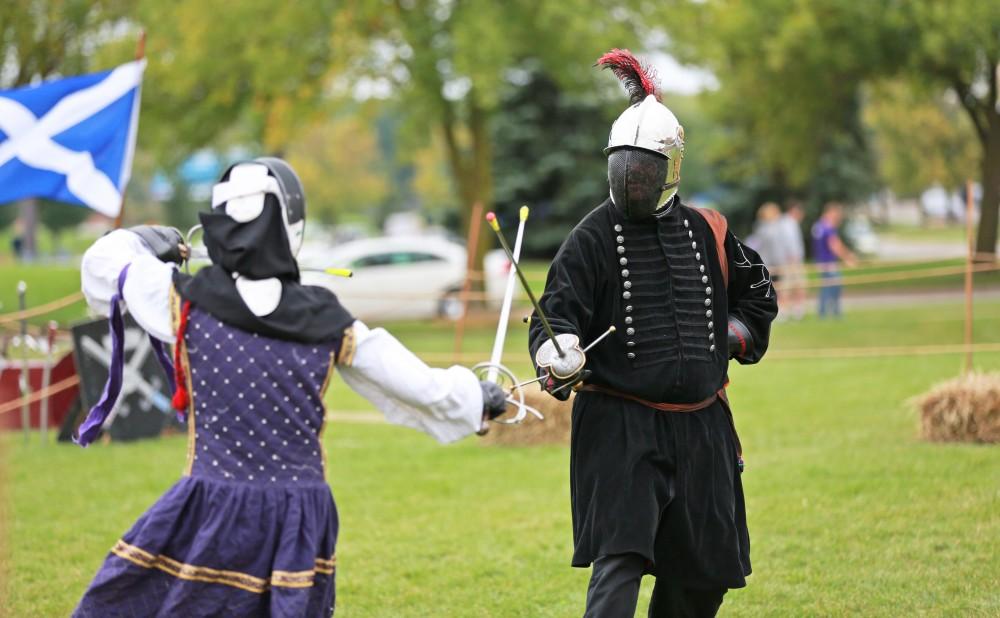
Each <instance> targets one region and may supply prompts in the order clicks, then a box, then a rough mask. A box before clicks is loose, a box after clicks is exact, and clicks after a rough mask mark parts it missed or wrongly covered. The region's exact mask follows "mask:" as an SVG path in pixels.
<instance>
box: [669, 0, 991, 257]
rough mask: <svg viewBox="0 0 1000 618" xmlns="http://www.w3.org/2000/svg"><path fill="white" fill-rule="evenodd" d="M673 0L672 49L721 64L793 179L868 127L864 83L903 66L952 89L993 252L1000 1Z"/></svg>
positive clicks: (768, 158) (734, 121) (769, 165)
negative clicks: (976, 156)
mask: <svg viewBox="0 0 1000 618" xmlns="http://www.w3.org/2000/svg"><path fill="white" fill-rule="evenodd" d="M669 7H670V8H671V9H676V14H675V15H674V17H675V20H674V22H673V23H681V24H682V25H678V27H677V28H675V29H674V30H673V31H672V32H671V34H673V35H674V40H673V42H674V47H675V50H676V51H677V52H678V53H679V54H681V55H682V57H683V58H684V59H686V60H688V61H698V62H701V63H702V64H704V65H706V66H707V67H709V68H710V69H711V70H713V71H714V73H715V74H716V76H717V77H718V79H719V82H720V85H721V87H720V90H719V93H718V97H719V99H720V102H721V105H720V109H722V110H723V113H724V117H725V118H726V119H727V120H728V121H729V125H730V126H733V127H737V130H738V132H739V133H740V138H741V139H742V140H743V141H746V142H747V143H750V144H753V148H754V151H755V153H756V161H757V165H758V166H759V167H760V168H762V169H763V170H769V173H771V174H772V176H775V177H779V178H782V179H784V181H785V182H787V183H788V184H789V185H791V186H792V187H798V188H804V187H805V186H806V185H807V179H808V178H809V177H810V175H811V170H814V169H815V168H816V167H817V166H818V165H819V162H820V160H821V158H822V157H823V154H824V153H825V152H826V151H827V150H829V149H831V148H832V147H834V146H835V145H836V143H837V141H838V140H842V139H844V138H845V137H846V138H848V139H851V138H854V139H857V138H858V137H863V136H864V134H863V133H859V134H856V135H853V136H852V131H851V130H850V127H851V126H852V125H853V124H856V119H852V116H856V114H857V113H858V111H859V110H860V101H861V97H862V93H863V88H864V87H865V85H866V84H870V83H873V82H878V81H881V80H884V79H885V78H887V77H901V78H905V79H907V80H910V81H911V82H912V83H913V84H914V85H915V87H916V88H918V89H921V90H927V91H932V92H934V93H935V96H936V95H937V93H940V92H942V91H944V90H951V91H952V92H953V93H954V95H955V96H956V97H957V99H958V100H959V101H960V102H961V104H962V106H963V108H964V109H965V111H966V113H967V115H968V117H969V118H970V119H971V121H972V125H973V126H974V128H975V132H976V135H977V137H978V141H979V143H980V145H981V153H980V175H981V178H982V182H983V187H984V194H983V203H982V219H981V222H980V227H979V233H978V240H977V247H978V250H979V251H980V252H984V253H990V254H993V253H994V252H995V245H996V239H997V220H998V209H1000V111H998V109H997V103H998V93H997V79H998V76H997V72H998V69H1000V67H998V62H1000V4H997V3H996V2H978V1H977V0H964V1H953V2H937V1H935V0H910V1H908V2H893V3H884V2H842V1H839V0H815V1H812V2H801V1H798V0H760V1H758V2H741V1H739V0H706V1H705V2H699V3H687V2H683V3H680V4H678V3H673V4H670V5H669ZM707 32H710V33H711V35H710V36H707V35H706V33H707ZM862 145H863V144H861V143H860V142H859V143H858V144H857V146H859V147H860V146H862Z"/></svg>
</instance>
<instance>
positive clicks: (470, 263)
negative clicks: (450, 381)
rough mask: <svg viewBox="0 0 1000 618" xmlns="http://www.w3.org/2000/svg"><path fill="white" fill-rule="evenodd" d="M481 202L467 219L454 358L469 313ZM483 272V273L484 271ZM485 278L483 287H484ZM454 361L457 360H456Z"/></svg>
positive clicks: (457, 355)
mask: <svg viewBox="0 0 1000 618" xmlns="http://www.w3.org/2000/svg"><path fill="white" fill-rule="evenodd" d="M482 218H483V204H482V202H476V203H475V204H473V205H472V218H471V219H469V237H468V239H467V240H466V241H465V251H466V262H465V281H464V282H463V283H462V317H460V318H459V319H458V323H457V324H455V358H456V359H458V358H459V357H460V356H461V355H462V342H463V340H464V339H465V320H466V318H467V317H468V315H469V295H470V294H469V293H470V292H471V291H472V272H473V271H474V270H475V268H476V250H477V249H478V248H479V226H480V225H482ZM484 274H485V273H484ZM485 282H486V280H485V278H484V279H483V289H485V287H486V286H485ZM455 362H458V361H457V360H456V361H455Z"/></svg>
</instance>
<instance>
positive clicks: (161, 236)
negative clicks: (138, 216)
mask: <svg viewBox="0 0 1000 618" xmlns="http://www.w3.org/2000/svg"><path fill="white" fill-rule="evenodd" d="M128 231H130V232H132V233H133V234H136V235H137V236H138V237H139V238H141V239H142V240H143V242H145V243H146V245H147V246H149V248H150V249H152V251H153V254H154V255H155V256H156V259H158V260H160V261H161V262H173V263H175V264H181V263H183V262H184V258H185V254H184V252H183V251H182V250H181V247H184V246H185V245H184V237H183V236H181V233H180V231H179V230H177V229H176V228H172V227H167V226H165V225H137V226H135V227H130V228H128Z"/></svg>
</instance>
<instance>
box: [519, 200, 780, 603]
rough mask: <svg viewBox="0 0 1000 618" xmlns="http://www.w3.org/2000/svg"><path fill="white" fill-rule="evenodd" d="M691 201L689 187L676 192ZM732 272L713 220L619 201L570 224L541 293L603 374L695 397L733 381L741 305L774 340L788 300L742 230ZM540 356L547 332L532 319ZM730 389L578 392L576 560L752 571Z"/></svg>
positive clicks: (758, 340)
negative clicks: (672, 407) (658, 213)
mask: <svg viewBox="0 0 1000 618" xmlns="http://www.w3.org/2000/svg"><path fill="white" fill-rule="evenodd" d="M675 199H677V198H675ZM725 246H726V254H727V255H726V256H723V259H726V260H728V262H729V283H728V286H726V285H724V284H723V275H722V271H721V269H720V266H719V260H718V256H717V255H716V253H717V252H716V242H715V238H714V236H713V233H712V230H711V228H710V227H709V225H708V223H707V222H706V220H705V219H704V218H703V217H702V216H701V215H699V214H698V212H697V211H696V210H694V209H691V208H688V207H686V206H683V205H680V206H678V207H676V208H673V209H672V211H671V212H669V213H668V214H666V215H664V216H663V217H661V218H659V219H653V218H650V219H649V220H647V221H643V222H631V221H628V220H626V219H625V218H624V216H623V215H622V214H621V213H620V212H618V210H616V209H615V207H614V205H613V204H612V203H611V201H610V200H607V201H605V203H604V204H602V205H601V206H599V207H597V208H596V209H595V210H593V211H592V212H591V213H590V214H589V215H587V217H586V218H584V219H583V221H581V222H580V224H579V225H577V227H576V228H575V229H574V230H573V231H572V232H571V233H570V235H569V236H568V237H567V238H566V241H565V242H564V243H563V245H562V247H561V248H560V250H559V253H558V254H557V255H556V257H555V259H554V261H553V262H552V265H551V267H550V269H549V274H548V279H547V281H546V284H545V292H544V294H543V295H542V297H541V300H540V303H541V306H542V308H543V310H544V311H545V312H546V315H547V316H548V317H549V319H550V321H551V323H552V326H553V329H554V330H555V331H556V332H557V333H574V334H577V335H578V336H579V337H580V340H581V342H582V343H583V344H584V345H586V344H587V343H588V342H590V341H592V340H593V339H595V338H596V337H598V336H600V335H601V334H602V333H603V332H604V331H605V330H607V328H608V327H609V326H610V325H612V324H613V325H615V327H616V328H617V331H616V332H615V333H613V334H612V335H611V336H609V337H608V338H607V339H606V340H605V341H603V342H601V343H600V344H598V345H597V346H596V347H595V348H594V349H593V350H591V351H590V352H588V353H587V365H586V367H587V369H589V370H590V371H591V372H593V373H592V375H591V376H590V378H589V379H588V383H589V384H594V385H599V386H603V387H606V388H610V389H614V390H615V391H618V392H621V393H627V394H629V395H632V396H635V397H639V398H641V399H644V400H646V401H652V402H657V403H676V404H681V403H694V402H699V401H703V400H705V399H708V398H710V397H711V396H712V394H713V393H715V392H716V391H718V390H719V389H721V388H722V387H723V385H724V384H725V383H726V380H727V378H726V369H727V364H728V354H727V346H726V337H727V324H728V316H729V315H733V316H736V317H738V318H739V319H740V320H741V321H742V322H743V323H744V324H746V326H747V328H748V329H749V330H750V333H751V335H752V336H753V339H754V342H755V345H756V347H755V350H754V352H753V354H752V355H751V356H750V357H749V358H746V359H741V361H740V362H744V363H754V362H757V361H758V360H759V359H760V357H761V356H762V355H763V353H764V351H765V350H766V348H767V342H768V336H769V334H770V324H771V320H772V319H773V318H774V316H775V315H776V314H777V301H776V298H775V294H774V291H773V289H772V287H771V282H770V277H769V275H768V273H767V270H766V268H765V267H764V265H763V264H762V263H761V260H760V257H759V256H758V255H757V254H756V253H755V252H754V251H753V250H752V249H750V248H748V247H746V246H744V245H743V244H742V243H740V241H739V240H738V239H737V238H736V237H735V236H733V235H732V234H731V233H727V237H726V240H725ZM531 324H532V326H531V332H530V346H531V353H532V357H534V352H535V351H536V350H537V349H538V347H539V346H540V345H541V344H542V343H543V342H544V341H545V340H546V335H545V332H544V330H543V328H542V326H541V324H540V323H539V321H538V320H532V323H531ZM725 406H726V404H725V403H724V402H722V401H716V402H715V403H713V404H711V405H709V406H708V407H706V408H704V409H702V410H699V411H696V412H661V411H658V410H655V409H653V408H649V407H647V406H644V405H643V404H640V403H637V402H634V401H631V400H628V399H623V398H621V397H617V396H614V395H608V394H604V393H600V392H590V391H581V392H579V393H577V396H576V399H575V402H574V404H573V431H572V444H571V451H570V460H571V461H570V483H571V496H572V506H573V538H574V543H575V551H574V555H573V565H574V566H578V567H585V566H589V565H590V564H591V563H592V562H593V561H594V559H595V558H597V557H599V556H602V555H609V554H620V553H638V554H641V555H643V556H644V557H646V558H647V559H648V560H649V561H650V563H651V565H652V566H651V568H650V571H651V572H652V573H654V574H655V575H657V576H661V575H663V576H668V577H672V578H675V579H677V580H678V581H680V582H682V583H683V584H684V585H687V586H690V587H695V588H718V587H725V588H738V587H742V586H744V585H746V580H745V577H746V576H747V575H749V574H750V540H749V535H748V532H747V526H746V511H745V507H744V501H743V486H742V483H741V480H740V471H739V462H738V459H739V457H738V452H737V449H738V447H737V442H736V437H735V435H734V432H733V426H732V422H731V417H730V415H729V411H728V410H727V408H726V407H725Z"/></svg>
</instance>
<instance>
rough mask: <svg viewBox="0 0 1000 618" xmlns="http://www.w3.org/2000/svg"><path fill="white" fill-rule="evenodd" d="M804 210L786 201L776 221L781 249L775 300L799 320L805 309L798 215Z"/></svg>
mask: <svg viewBox="0 0 1000 618" xmlns="http://www.w3.org/2000/svg"><path fill="white" fill-rule="evenodd" d="M804 216H805V213H804V212H803V210H802V204H801V203H799V202H790V203H789V204H788V207H787V208H786V209H785V214H783V215H781V218H780V219H779V220H778V226H777V227H778V230H779V235H780V237H781V246H782V248H783V255H784V258H783V260H782V261H783V263H782V264H780V265H778V266H779V268H778V272H779V274H780V275H781V277H780V279H781V282H782V283H781V285H780V286H779V289H780V292H781V293H780V294H779V298H778V303H779V304H780V305H784V306H783V307H782V309H783V311H782V313H784V314H785V315H786V316H788V317H790V318H791V319H793V320H801V319H802V316H803V315H805V312H806V307H805V303H806V288H805V279H806V277H805V266H804V264H803V262H804V261H805V258H806V247H805V241H804V240H803V239H802V218H803V217H804Z"/></svg>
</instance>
